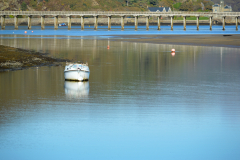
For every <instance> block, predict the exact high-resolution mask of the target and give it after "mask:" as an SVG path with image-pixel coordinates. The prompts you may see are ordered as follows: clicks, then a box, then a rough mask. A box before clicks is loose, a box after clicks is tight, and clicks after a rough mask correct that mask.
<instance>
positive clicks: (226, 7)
mask: <svg viewBox="0 0 240 160" xmlns="http://www.w3.org/2000/svg"><path fill="white" fill-rule="evenodd" d="M224 8H225V9H228V8H232V7H231V6H225V7H224Z"/></svg>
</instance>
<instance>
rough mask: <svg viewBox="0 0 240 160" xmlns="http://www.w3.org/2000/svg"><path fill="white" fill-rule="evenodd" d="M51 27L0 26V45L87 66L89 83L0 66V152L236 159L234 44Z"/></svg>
mask: <svg viewBox="0 0 240 160" xmlns="http://www.w3.org/2000/svg"><path fill="white" fill-rule="evenodd" d="M8 31H10V30H7V31H6V32H8ZM11 31H13V32H14V30H11ZM22 31H23V30H17V32H22ZM15 32H16V31H15ZM34 32H35V31H34ZM34 32H33V33H34ZM36 32H42V33H44V31H41V30H37V31H36ZM46 32H49V33H50V32H51V31H49V30H47V31H46ZM54 32H55V31H54ZM57 32H59V34H60V32H61V35H63V36H47V34H46V33H44V35H37V34H36V35H35V36H29V35H9V34H2V33H3V31H1V32H0V33H1V37H0V45H7V46H12V47H16V48H24V49H31V50H35V51H39V52H43V53H49V56H51V57H57V58H67V59H70V60H73V61H83V62H85V61H87V62H88V64H89V68H90V71H91V73H90V79H89V81H88V82H67V81H65V80H64V75H63V70H64V65H63V66H50V67H38V68H30V69H27V70H18V71H11V72H2V73H0V159H4V160H16V159H24V160H32V159H35V160H38V159H39V160H42V159H73V160H75V159H76V160H78V159H84V160H88V159H94V160H95V159H121V160H122V159H166V160H167V159H183V160H186V159H194V160H196V159H197V160H198V159H199V160H202V159H205V160H221V159H222V160H226V159H231V160H238V159H240V152H239V148H240V136H239V135H240V83H239V82H240V72H239V71H240V49H239V48H226V47H206V46H204V47H201V46H185V45H166V44H164V45H163V44H149V43H129V42H117V41H114V40H111V39H109V38H101V37H99V36H96V37H92V38H87V37H77V38H76V37H73V36H71V35H72V34H73V33H72V32H71V31H67V30H62V31H61V30H58V31H57ZM65 32H68V33H70V35H69V34H64V33H65ZM73 32H75V31H73ZM88 32H90V31H88ZM96 32H97V34H98V31H96ZM99 32H101V31H99ZM84 34H85V32H84ZM99 34H103V33H99ZM107 45H109V46H110V49H107ZM172 48H175V49H176V54H175V55H174V56H173V55H172V54H171V52H170V50H171V49H172Z"/></svg>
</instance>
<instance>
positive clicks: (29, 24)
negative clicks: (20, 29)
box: [28, 15, 32, 29]
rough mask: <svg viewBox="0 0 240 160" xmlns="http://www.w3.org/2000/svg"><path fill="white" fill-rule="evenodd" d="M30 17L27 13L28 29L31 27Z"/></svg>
mask: <svg viewBox="0 0 240 160" xmlns="http://www.w3.org/2000/svg"><path fill="white" fill-rule="evenodd" d="M31 19H32V16H31V15H29V16H28V29H31V28H32V24H31Z"/></svg>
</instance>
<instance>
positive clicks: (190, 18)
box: [174, 17, 209, 20]
mask: <svg viewBox="0 0 240 160" xmlns="http://www.w3.org/2000/svg"><path fill="white" fill-rule="evenodd" d="M174 20H183V17H174ZM186 20H197V17H187V18H186ZM199 20H209V17H199Z"/></svg>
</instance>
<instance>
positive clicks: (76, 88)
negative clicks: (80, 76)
mask: <svg viewBox="0 0 240 160" xmlns="http://www.w3.org/2000/svg"><path fill="white" fill-rule="evenodd" d="M64 88H65V94H66V97H67V98H70V99H71V98H84V97H87V96H88V94H89V82H88V81H87V82H73V81H65V83H64Z"/></svg>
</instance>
